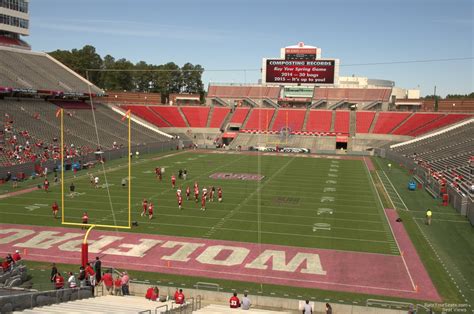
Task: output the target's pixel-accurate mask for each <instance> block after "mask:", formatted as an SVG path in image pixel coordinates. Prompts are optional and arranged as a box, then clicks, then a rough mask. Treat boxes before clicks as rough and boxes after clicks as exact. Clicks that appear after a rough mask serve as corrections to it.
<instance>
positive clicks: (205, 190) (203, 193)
mask: <svg viewBox="0 0 474 314" xmlns="http://www.w3.org/2000/svg"><path fill="white" fill-rule="evenodd" d="M202 196H203V197H204V198H205V199H206V200H207V188H206V187H203V188H202Z"/></svg>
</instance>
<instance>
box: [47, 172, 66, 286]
mask: <svg viewBox="0 0 474 314" xmlns="http://www.w3.org/2000/svg"><path fill="white" fill-rule="evenodd" d="M43 186H44V191H45V192H48V189H49V181H48V179H44V183H43ZM63 279H64V278H63Z"/></svg>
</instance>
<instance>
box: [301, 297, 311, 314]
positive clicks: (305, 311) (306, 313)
mask: <svg viewBox="0 0 474 314" xmlns="http://www.w3.org/2000/svg"><path fill="white" fill-rule="evenodd" d="M312 313H313V308H312V307H311V305H310V304H309V300H306V304H305V305H304V307H303V314H312Z"/></svg>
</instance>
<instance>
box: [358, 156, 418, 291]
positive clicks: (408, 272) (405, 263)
mask: <svg viewBox="0 0 474 314" xmlns="http://www.w3.org/2000/svg"><path fill="white" fill-rule="evenodd" d="M364 164H365V167H366V169H367V175H368V176H369V177H370V181H371V182H372V186H373V187H374V189H375V192H376V193H377V197H378V199H379V202H380V206H382V210H383V213H384V215H385V219H386V220H387V224H388V226H389V227H390V232H392V236H393V239H394V240H395V243H396V244H397V248H398V252H400V257H401V258H402V261H403V265H404V266H405V269H406V271H407V274H408V277H409V278H410V282H411V285H412V287H413V291H416V285H415V282H414V281H413V277H412V276H411V273H410V270H409V269H408V265H407V262H406V261H405V257H404V256H403V253H402V251H401V250H400V245H399V244H398V240H397V238H396V237H395V234H394V232H393V228H392V225H391V224H390V222H389V220H388V217H387V213H386V212H385V209H384V206H383V203H382V199H381V198H380V194H379V191H378V190H377V187H376V186H375V182H374V179H373V178H372V175H371V174H370V170H369V166H367V163H366V162H365V157H364ZM375 172H377V170H375ZM381 184H382V185H383V182H381ZM384 188H385V187H384ZM387 196H388V198H390V195H388V194H387ZM390 202H392V204H393V201H392V199H391V198H390ZM394 210H396V209H394Z"/></svg>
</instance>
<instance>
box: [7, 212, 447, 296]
mask: <svg viewBox="0 0 474 314" xmlns="http://www.w3.org/2000/svg"><path fill="white" fill-rule="evenodd" d="M390 220H392V219H390ZM400 226H402V225H401V224H400ZM394 232H395V234H396V235H397V237H398V236H402V237H403V234H405V235H406V233H405V230H404V228H403V227H402V228H401V229H400V228H394ZM83 236H84V232H80V231H79V230H78V229H69V228H52V227H40V226H24V225H6V224H2V225H1V229H0V251H1V252H2V253H3V254H5V253H7V252H13V251H14V250H16V249H20V251H21V252H23V251H24V250H25V249H26V250H27V256H26V259H29V260H35V261H43V262H52V261H54V262H57V263H70V264H77V265H79V264H80V247H81V243H82V239H83ZM89 238H90V240H89V252H90V253H91V255H90V258H91V259H92V258H93V257H94V256H96V255H101V256H103V258H102V260H103V265H110V266H115V267H117V268H122V269H132V270H140V271H150V272H161V273H169V274H177V275H189V276H200V277H210V278H219V279H230V280H239V281H250V282H258V283H260V282H262V283H267V284H276V285H285V286H295V287H305V288H318V289H328V290H337V291H347V292H357V293H367V294H376V295H385V296H393V297H403V298H411V299H420V300H429V301H436V302H439V301H441V298H440V297H439V295H438V293H437V292H436V289H435V288H434V286H433V284H432V282H431V280H430V278H429V277H428V275H427V273H426V271H425V269H424V268H423V265H422V264H421V261H420V259H419V258H418V255H417V253H416V251H415V250H414V248H413V246H412V245H411V242H410V241H409V240H408V237H406V238H404V239H402V240H401V241H400V242H401V243H403V246H404V247H403V249H402V250H404V257H405V260H406V262H407V264H408V269H409V272H407V268H406V267H405V264H404V262H403V260H402V257H401V256H392V255H383V254H370V253H357V252H345V251H336V250H322V249H311V248H299V247H287V246H280V245H267V244H262V245H258V244H255V243H243V242H232V241H217V240H207V239H197V238H182V237H170V236H161V235H149V234H137V233H126V232H123V233H117V232H111V231H98V230H94V231H92V232H91V235H90V236H89ZM401 243H400V246H402V244H401ZM409 273H411V277H412V279H413V281H414V282H415V283H416V285H417V288H416V289H414V288H413V285H412V283H411V280H410V275H409Z"/></svg>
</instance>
